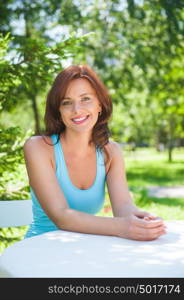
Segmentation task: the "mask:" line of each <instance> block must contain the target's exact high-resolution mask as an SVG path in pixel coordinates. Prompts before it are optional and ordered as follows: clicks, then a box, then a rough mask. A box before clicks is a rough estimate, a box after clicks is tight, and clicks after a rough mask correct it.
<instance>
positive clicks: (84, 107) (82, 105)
mask: <svg viewBox="0 0 184 300" xmlns="http://www.w3.org/2000/svg"><path fill="white" fill-rule="evenodd" d="M101 110H102V109H101V105H100V102H99V100H98V98H97V95H96V91H95V90H94V88H93V87H92V86H91V84H90V83H89V81H88V80H87V79H84V78H79V79H74V80H72V81H71V82H70V84H69V86H68V88H67V91H66V94H65V97H64V99H63V100H62V101H61V104H60V109H59V111H60V114H61V118H62V121H63V122H64V124H65V126H66V130H69V129H70V130H74V131H77V132H84V131H91V130H92V128H93V127H94V125H95V124H96V122H97V120H98V116H99V112H101Z"/></svg>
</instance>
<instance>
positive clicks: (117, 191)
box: [107, 142, 132, 215]
mask: <svg viewBox="0 0 184 300" xmlns="http://www.w3.org/2000/svg"><path fill="white" fill-rule="evenodd" d="M109 150H110V156H111V162H110V167H109V171H108V174H107V188H108V193H109V197H110V201H111V205H112V210H113V214H114V215H118V214H119V212H120V211H121V210H122V207H123V204H125V203H127V202H130V201H131V200H132V199H131V195H130V193H129V189H128V184H127V179H126V170H125V162H124V159H123V154H122V150H121V147H120V146H119V145H118V144H117V143H115V142H110V144H109Z"/></svg>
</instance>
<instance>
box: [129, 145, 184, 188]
mask: <svg viewBox="0 0 184 300" xmlns="http://www.w3.org/2000/svg"><path fill="white" fill-rule="evenodd" d="M124 159H125V164H126V171H127V180H128V183H129V186H135V187H139V186H141V187H146V186H149V185H159V186H177V185H184V178H183V177H184V176H183V174H184V149H182V150H174V151H173V162H172V163H169V162H168V153H167V152H161V153H159V152H157V151H156V150H154V149H138V150H137V151H135V153H128V152H124Z"/></svg>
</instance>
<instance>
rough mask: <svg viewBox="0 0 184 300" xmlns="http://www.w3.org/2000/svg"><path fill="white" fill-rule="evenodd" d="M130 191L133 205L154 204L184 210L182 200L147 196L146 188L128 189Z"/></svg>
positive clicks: (183, 201) (183, 200) (183, 199)
mask: <svg viewBox="0 0 184 300" xmlns="http://www.w3.org/2000/svg"><path fill="white" fill-rule="evenodd" d="M130 191H131V192H132V193H133V196H134V199H135V203H136V204H137V205H139V206H145V205H148V204H152V203H155V204H161V205H166V206H180V207H181V209H184V198H157V197H153V196H149V194H148V190H147V189H146V188H138V187H130Z"/></svg>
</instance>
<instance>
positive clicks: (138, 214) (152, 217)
mask: <svg viewBox="0 0 184 300" xmlns="http://www.w3.org/2000/svg"><path fill="white" fill-rule="evenodd" d="M133 214H134V215H135V216H136V217H138V218H141V219H144V220H147V221H148V220H163V219H162V218H161V217H158V216H155V215H153V214H151V213H148V212H147V211H143V210H137V211H136V212H134V213H133Z"/></svg>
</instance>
